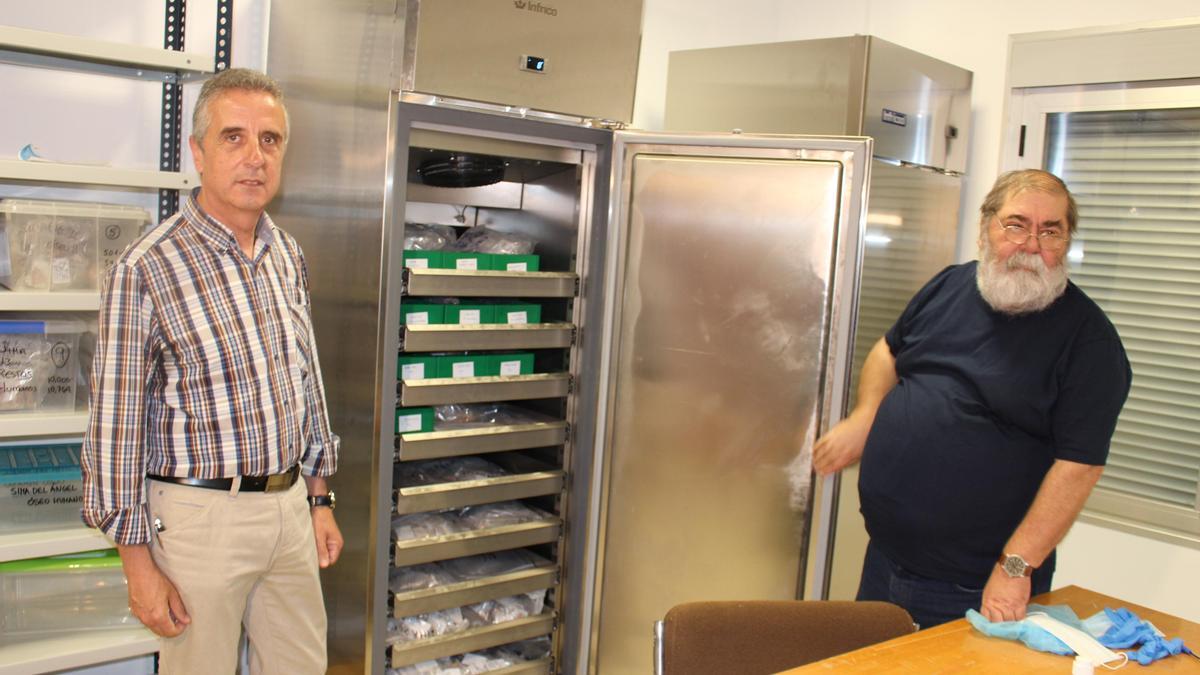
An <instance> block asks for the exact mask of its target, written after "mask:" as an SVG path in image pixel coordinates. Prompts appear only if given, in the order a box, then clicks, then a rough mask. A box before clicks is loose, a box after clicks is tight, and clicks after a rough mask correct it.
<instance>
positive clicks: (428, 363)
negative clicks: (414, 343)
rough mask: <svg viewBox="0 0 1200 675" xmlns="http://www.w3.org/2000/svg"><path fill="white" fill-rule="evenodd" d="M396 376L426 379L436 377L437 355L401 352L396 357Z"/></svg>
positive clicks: (403, 378) (404, 378) (407, 378)
mask: <svg viewBox="0 0 1200 675" xmlns="http://www.w3.org/2000/svg"><path fill="white" fill-rule="evenodd" d="M396 377H397V378H399V379H401V380H427V379H429V378H433V377H437V357H436V356H429V355H428V354H401V355H400V358H398V359H396Z"/></svg>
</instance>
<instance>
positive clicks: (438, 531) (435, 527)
mask: <svg viewBox="0 0 1200 675" xmlns="http://www.w3.org/2000/svg"><path fill="white" fill-rule="evenodd" d="M463 529H464V527H463V524H462V523H461V522H460V519H459V517H458V516H457V514H455V513H454V512H453V511H430V512H428V513H410V514H407V515H403V516H396V517H395V518H393V519H392V534H393V536H395V537H396V541H411V540H414V539H429V538H431V537H440V536H443V535H447V534H453V533H455V532H462V531H463Z"/></svg>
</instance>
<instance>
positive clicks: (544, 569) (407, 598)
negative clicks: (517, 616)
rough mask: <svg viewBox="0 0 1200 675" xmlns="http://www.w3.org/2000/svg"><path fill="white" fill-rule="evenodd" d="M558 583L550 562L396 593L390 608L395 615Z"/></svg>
mask: <svg viewBox="0 0 1200 675" xmlns="http://www.w3.org/2000/svg"><path fill="white" fill-rule="evenodd" d="M557 584H558V573H557V571H556V570H555V568H554V566H553V565H552V564H551V563H550V562H549V561H546V563H545V564H544V565H542V566H539V567H533V568H530V569H525V570H517V571H516V572H508V573H506V574H497V575H495V576H490V577H485V578H483V579H472V580H470V581H463V582H459V583H456V584H447V585H445V586H438V587H437V588H422V589H420V590H417V591H408V592H407V593H397V594H396V595H395V596H393V597H394V600H395V602H394V604H393V607H394V608H395V609H394V610H393V612H392V614H393V615H394V616H396V617H397V618H402V617H406V616H413V615H414V614H424V613H425V612H434V611H437V610H439V609H451V608H454V607H462V606H463V605H471V604H474V603H476V602H483V601H484V600H495V599H496V598H503V597H507V596H509V595H517V594H518V593H529V592H531V591H540V590H542V589H544V588H554V587H555V586H557Z"/></svg>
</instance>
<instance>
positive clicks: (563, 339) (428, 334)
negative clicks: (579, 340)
mask: <svg viewBox="0 0 1200 675" xmlns="http://www.w3.org/2000/svg"><path fill="white" fill-rule="evenodd" d="M574 332H575V325H574V324H570V323H566V322H558V323H484V324H468V325H463V324H429V325H418V324H413V325H406V326H402V327H401V329H400V348H401V349H403V350H404V351H406V352H457V351H468V350H472V349H557V348H561V347H570V346H571V342H572V340H573V335H574Z"/></svg>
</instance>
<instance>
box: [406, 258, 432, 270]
mask: <svg viewBox="0 0 1200 675" xmlns="http://www.w3.org/2000/svg"><path fill="white" fill-rule="evenodd" d="M404 266H405V267H408V268H411V269H414V270H427V269H429V258H405V259H404Z"/></svg>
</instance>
